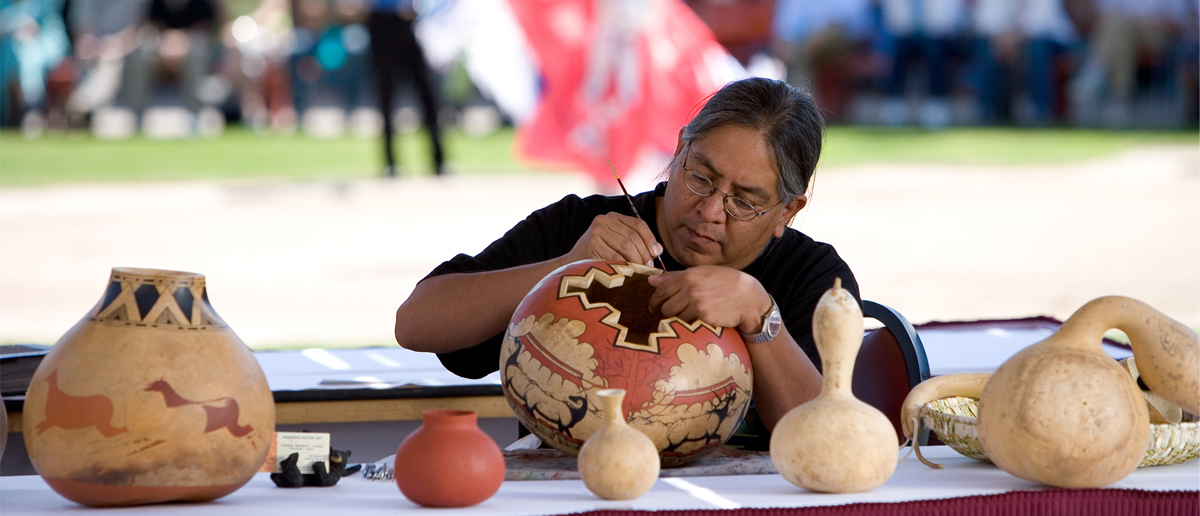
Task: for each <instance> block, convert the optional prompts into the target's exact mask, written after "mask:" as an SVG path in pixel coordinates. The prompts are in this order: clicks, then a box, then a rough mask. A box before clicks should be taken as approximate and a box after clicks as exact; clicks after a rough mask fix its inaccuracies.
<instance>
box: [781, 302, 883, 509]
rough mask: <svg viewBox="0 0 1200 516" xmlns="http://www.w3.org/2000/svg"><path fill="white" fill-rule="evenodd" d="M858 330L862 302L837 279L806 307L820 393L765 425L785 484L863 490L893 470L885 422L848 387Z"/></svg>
mask: <svg viewBox="0 0 1200 516" xmlns="http://www.w3.org/2000/svg"><path fill="white" fill-rule="evenodd" d="M862 337H863V315H862V309H861V308H859V304H858V301H857V300H856V299H854V296H852V295H851V294H850V292H848V291H846V290H845V289H843V288H842V282H841V279H840V278H839V279H836V280H834V284H833V288H831V289H829V290H827V291H826V292H825V294H824V295H822V296H821V299H820V301H818V302H817V309H816V311H815V312H814V313H813V338H814V339H815V340H816V344H817V350H818V351H819V352H820V354H821V368H822V373H823V375H824V377H823V379H822V382H823V383H822V387H821V394H820V395H818V396H817V397H816V398H815V399H813V400H811V401H809V402H808V403H805V404H803V405H800V406H798V407H796V408H794V409H792V410H791V411H789V412H788V413H787V414H785V415H784V416H783V418H782V419H780V420H779V424H777V425H775V430H774V431H773V432H772V433H771V461H772V462H774V464H775V469H777V470H779V473H780V474H781V475H783V478H785V479H787V481H788V482H791V483H792V484H795V485H797V486H799V487H802V488H805V489H808V490H810V491H821V492H830V493H848V492H858V491H868V490H870V489H874V488H875V487H878V486H879V485H880V484H883V483H884V482H886V481H887V479H888V478H891V476H892V473H893V472H894V471H895V470H896V462H897V459H898V455H899V449H898V448H897V446H896V431H895V429H894V428H893V427H892V423H891V422H890V421H889V420H888V418H887V416H885V415H883V413H882V412H880V411H879V410H878V409H876V408H875V407H872V406H870V405H868V404H866V403H863V402H862V401H860V400H859V399H858V398H855V397H854V394H853V393H852V392H851V390H850V384H851V381H850V380H851V375H852V374H853V372H854V360H855V358H857V357H858V348H859V347H860V346H861V345H862Z"/></svg>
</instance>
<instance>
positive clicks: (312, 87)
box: [288, 0, 370, 137]
mask: <svg viewBox="0 0 1200 516" xmlns="http://www.w3.org/2000/svg"><path fill="white" fill-rule="evenodd" d="M367 16H368V9H367V3H366V0H292V20H293V29H292V53H291V55H289V56H288V69H289V76H290V78H291V85H292V97H293V102H294V105H295V109H296V115H297V116H298V117H299V119H300V124H301V126H302V127H303V128H304V130H305V131H306V132H308V133H309V134H312V135H317V136H326V137H328V136H339V135H341V134H342V132H343V131H344V129H345V126H346V120H347V116H346V115H347V113H350V112H352V111H354V110H356V109H357V108H359V107H361V104H362V93H363V85H364V83H365V82H366V79H367V74H368V73H369V72H370V62H369V58H370V56H369V55H368V52H369V50H370V48H369V47H370V35H369V34H368V31H367V28H366V26H365V22H366V19H367Z"/></svg>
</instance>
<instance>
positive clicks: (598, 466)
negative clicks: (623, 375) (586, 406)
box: [579, 389, 661, 500]
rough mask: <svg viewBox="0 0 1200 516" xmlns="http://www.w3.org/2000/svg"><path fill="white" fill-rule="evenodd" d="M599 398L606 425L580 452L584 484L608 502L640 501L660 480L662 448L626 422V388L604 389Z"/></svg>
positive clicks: (580, 470)
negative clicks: (660, 451)
mask: <svg viewBox="0 0 1200 516" xmlns="http://www.w3.org/2000/svg"><path fill="white" fill-rule="evenodd" d="M596 397H597V398H599V399H600V405H601V410H602V411H603V419H604V422H603V423H602V424H601V426H600V429H599V430H597V431H596V433H594V434H592V436H591V437H589V438H588V440H587V441H586V442H584V443H583V447H581V448H580V449H579V475H580V476H581V477H583V485H584V486H586V487H587V488H588V491H591V492H592V494H594V495H596V496H599V497H600V498H603V499H605V500H629V499H633V498H637V497H639V496H641V495H642V494H644V493H645V492H646V491H649V490H650V488H651V487H653V486H654V482H655V480H658V471H659V468H660V467H661V465H660V460H659V457H658V447H657V446H655V445H654V441H651V440H650V438H649V437H647V436H646V434H643V433H641V432H639V431H638V430H637V429H635V428H633V427H631V426H629V424H628V423H627V422H626V421H625V411H624V410H623V409H622V408H621V402H622V401H624V399H625V390H624V389H604V390H601V391H597V392H596Z"/></svg>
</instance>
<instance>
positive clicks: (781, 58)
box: [0, 0, 1200, 138]
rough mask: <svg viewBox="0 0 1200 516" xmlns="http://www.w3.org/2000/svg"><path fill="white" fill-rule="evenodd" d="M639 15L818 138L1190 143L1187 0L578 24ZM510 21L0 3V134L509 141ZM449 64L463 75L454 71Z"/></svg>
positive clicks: (47, 1)
mask: <svg viewBox="0 0 1200 516" xmlns="http://www.w3.org/2000/svg"><path fill="white" fill-rule="evenodd" d="M657 1H671V2H682V4H686V6H687V7H689V8H690V10H691V12H692V13H694V14H695V15H697V17H698V18H699V19H700V20H702V21H703V22H704V24H706V25H707V26H708V28H709V29H710V30H711V32H712V36H713V37H715V39H716V41H718V42H719V43H720V44H721V45H723V46H724V48H725V49H727V50H728V52H729V55H730V56H731V57H732V61H736V65H734V66H736V67H740V68H739V71H738V72H737V74H743V75H744V74H753V75H761V76H769V77H776V78H780V79H785V80H787V81H789V82H791V83H793V84H795V85H797V86H801V87H804V88H806V89H808V90H809V91H811V92H813V94H814V95H815V96H816V97H817V100H818V104H819V105H820V106H821V107H822V108H823V109H824V110H825V111H826V114H827V117H828V119H829V121H830V122H831V123H845V124H864V125H878V126H920V127H925V128H928V129H938V128H944V127H952V126H970V125H1015V126H1022V127H1062V126H1068V127H1103V128H1194V127H1196V125H1197V118H1198V117H1197V113H1198V108H1197V92H1198V86H1197V76H1198V70H1197V68H1198V64H1200V50H1198V47H1200V44H1198V29H1200V27H1198V25H1200V22H1198V19H1197V12H1198V10H1200V9H1198V8H1200V0H836V1H832V0H829V1H826V0H687V1H683V0H594V2H595V4H594V7H593V8H594V9H595V10H596V11H597V12H604V9H605V8H604V7H603V6H602V4H605V5H608V4H611V5H617V6H618V7H619V11H620V12H626V13H629V12H637V11H638V10H640V9H645V8H647V6H649V5H650V4H651V3H653V2H657ZM510 2H511V3H518V2H532V3H535V4H546V5H549V4H550V3H552V2H547V0H510ZM609 10H610V11H611V10H613V9H609ZM614 12H616V11H614ZM379 13H385V14H386V15H387V16H388V17H399V19H400V20H402V21H403V22H404V23H406V24H407V26H408V27H412V26H413V24H414V23H415V28H416V35H417V36H418V39H419V41H420V43H421V46H422V47H424V53H425V54H426V55H427V56H428V57H427V59H425V61H426V62H427V63H428V66H429V67H430V69H431V73H429V74H428V75H427V76H425V77H422V75H423V72H420V71H419V68H423V67H424V66H425V65H424V64H422V63H420V60H418V61H416V63H417V64H414V65H412V66H404V67H401V68H400V69H399V70H398V73H399V76H398V80H389V81H386V82H384V81H379V80H377V79H379V77H380V75H381V74H380V73H377V70H379V69H380V67H381V66H384V65H383V64H382V63H384V61H381V60H380V59H382V58H383V57H385V56H379V55H376V56H372V51H371V49H372V37H373V35H374V37H375V41H377V42H379V41H383V39H381V36H380V34H391V33H392V32H393V31H395V30H398V29H396V28H394V27H393V26H391V25H388V26H386V27H385V28H379V26H378V23H374V22H372V20H374V19H375V18H373V16H376V15H378V14H379ZM506 13H507V14H506ZM512 18H513V17H512V14H511V12H508V10H507V9H506V8H505V3H504V2H502V1H501V0H426V1H421V0H417V1H416V2H414V1H412V0H407V1H405V0H0V78H2V80H0V103H2V104H0V121H2V123H3V125H4V126H6V127H20V128H22V129H23V131H24V132H25V134H26V135H27V136H37V135H39V134H42V133H43V132H44V131H46V130H67V129H79V130H88V131H91V132H92V133H93V134H95V135H97V136H98V137H107V138H119V137H128V136H132V135H134V134H138V133H139V132H142V133H145V134H147V135H151V136H159V137H186V136H191V135H197V134H199V135H212V134H219V132H220V131H221V130H222V129H223V128H224V127H226V126H227V125H228V124H241V125H244V126H247V127H250V128H252V129H254V130H258V131H279V132H291V131H297V130H302V131H305V132H308V133H310V134H314V135H317V136H338V135H341V134H344V133H345V132H348V131H351V132H362V133H364V134H378V132H379V130H380V129H381V128H382V127H383V125H384V124H383V122H384V121H385V119H384V117H383V115H382V114H381V113H380V109H379V105H380V102H378V99H380V97H381V95H382V94H381V93H380V91H387V92H388V93H387V94H386V95H390V96H394V98H395V99H396V100H397V102H395V103H394V104H393V105H392V106H391V108H390V109H387V111H389V113H388V118H387V119H386V121H389V122H395V123H396V124H398V125H399V126H400V127H402V128H404V127H416V126H418V125H421V124H424V125H425V126H426V127H432V128H433V131H434V132H436V130H437V127H438V124H440V126H441V127H446V126H456V127H459V128H461V129H463V130H464V131H466V132H468V133H472V134H482V133H487V132H489V131H493V130H495V129H497V128H498V127H501V126H503V125H505V124H514V123H520V122H521V120H522V119H523V118H524V117H526V116H528V114H529V111H530V109H531V107H530V106H531V105H532V104H535V103H536V102H537V99H538V85H539V78H538V70H537V66H536V65H534V64H532V63H534V62H536V59H534V58H532V57H530V56H529V55H526V54H527V53H528V51H527V50H524V51H523V50H522V48H523V47H522V43H521V39H522V38H521V34H522V33H521V31H520V29H519V28H517V27H516V24H515V22H514V21H513V19H512ZM414 20H415V22H414ZM568 22H569V20H557V21H553V23H568ZM389 23H392V22H389ZM387 27H392V28H387ZM395 27H399V26H398V25H397V26H395ZM560 28H561V27H560ZM372 29H374V30H372ZM381 30H382V31H384V32H379V31H381ZM389 41H393V40H389ZM390 45H398V44H397V43H395V42H394V41H393V42H392V43H390ZM376 46H377V47H378V46H379V45H378V43H377V45H376ZM471 47H473V48H474V50H473V51H472V50H471ZM405 48H407V47H405ZM651 51H652V52H653V49H651ZM675 51H678V52H688V51H689V49H686V48H683V49H675ZM413 52H419V50H412V49H406V50H404V51H403V52H400V55H398V56H396V55H393V56H391V57H390V58H391V59H401V60H403V59H404V56H405V55H411V54H413ZM470 52H474V53H475V54H476V55H477V56H483V57H482V58H477V59H476V60H475V61H476V62H475V63H474V64H472V63H471V62H470V61H469V60H468V59H465V58H464V55H466V54H468V53H470ZM393 54H395V52H393ZM614 59H621V56H620V55H617V56H616V57H614ZM409 61H412V60H411V59H410V60H409ZM410 64H411V63H410ZM418 65H420V66H418ZM414 67H416V68H414ZM489 73H490V74H491V76H492V79H490V80H481V77H486V76H487V74H489ZM423 84H430V85H432V91H433V93H434V99H433V101H432V102H433V104H431V103H430V102H431V101H430V99H429V98H428V95H426V94H424V93H423V92H422V88H423V86H422V85H423ZM431 105H432V106H433V108H432V109H431V108H430V106H431ZM429 111H436V116H432V118H433V120H430V118H431V116H423V112H425V113H428V112H429ZM671 136H673V135H671Z"/></svg>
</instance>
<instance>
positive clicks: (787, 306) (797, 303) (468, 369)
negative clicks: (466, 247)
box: [426, 183, 861, 378]
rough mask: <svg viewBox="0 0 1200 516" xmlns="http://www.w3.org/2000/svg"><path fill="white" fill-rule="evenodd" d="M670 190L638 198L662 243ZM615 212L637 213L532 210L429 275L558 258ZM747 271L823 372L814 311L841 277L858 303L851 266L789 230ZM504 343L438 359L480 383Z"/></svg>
mask: <svg viewBox="0 0 1200 516" xmlns="http://www.w3.org/2000/svg"><path fill="white" fill-rule="evenodd" d="M665 191H666V183H660V184H659V185H658V186H657V187H656V188H655V189H654V191H652V192H645V193H641V194H638V195H637V196H636V197H634V203H635V204H636V205H637V207H638V212H639V213H641V214H642V215H643V216H644V218H645V220H646V222H647V223H648V224H649V225H650V229H651V231H653V232H654V237H655V239H656V240H658V241H659V242H661V241H662V237H661V236H660V235H659V234H658V228H657V225H656V224H655V223H654V220H655V217H656V216H657V213H656V207H655V199H656V198H657V197H661V196H662V195H663V194H664V192H665ZM611 212H617V213H621V214H625V215H629V216H633V210H632V209H631V208H630V207H629V203H628V201H626V200H625V198H624V197H623V196H611V197H609V196H602V195H593V196H589V197H584V198H580V197H578V196H576V195H568V196H567V197H564V198H563V199H562V200H560V201H558V202H556V203H554V204H551V205H550V206H547V207H545V208H542V209H540V210H538V211H535V212H533V213H532V214H530V215H529V217H527V218H526V219H525V220H523V221H521V222H519V223H518V224H517V225H516V226H513V228H512V229H510V230H509V231H508V232H507V233H505V234H504V236H503V237H501V238H500V239H499V240H496V241H495V242H492V243H491V245H489V246H488V247H487V248H486V249H484V250H483V251H482V252H480V253H479V254H478V255H476V256H474V257H472V256H467V255H465V254H460V255H458V256H455V257H454V258H453V259H451V260H450V261H447V262H444V263H442V264H441V265H439V266H438V267H437V268H435V269H434V270H433V272H431V273H429V276H426V277H432V276H438V275H442V274H449V273H458V272H464V273H470V272H484V271H494V270H501V269H508V268H512V267H516V266H519V265H527V264H531V263H537V262H542V261H546V260H549V259H552V258H557V257H559V256H562V255H564V254H566V253H567V252H568V251H570V250H571V248H572V247H574V246H575V242H576V241H578V240H579V238H580V237H582V236H583V234H584V233H585V232H587V230H588V227H590V226H591V224H592V219H594V218H596V216H597V215H603V214H605V213H611ZM662 258H663V261H664V262H665V263H666V267H667V269H668V270H682V269H684V268H685V267H684V266H683V265H680V264H679V263H678V262H676V261H675V260H674V259H673V258H672V257H671V256H670V255H669V253H665V252H664V253H663V256H662ZM742 271H743V272H745V273H746V274H749V275H751V276H753V277H754V278H755V279H757V280H758V281H759V283H761V284H762V286H763V287H764V288H765V289H766V290H767V293H768V294H770V295H771V297H773V298H775V302H776V303H777V304H778V305H779V311H780V313H781V314H782V315H783V321H784V324H785V325H786V326H787V329H788V332H789V333H790V334H791V335H792V338H793V339H795V341H796V343H797V344H798V345H799V346H800V347H801V348H802V349H803V350H804V352H805V353H806V354H807V355H808V358H809V359H810V360H812V362H813V364H814V365H816V366H817V369H818V370H820V369H821V359H820V356H819V355H818V354H817V349H816V345H815V344H814V342H813V337H812V314H813V310H815V309H816V307H817V301H818V300H819V299H820V298H821V295H822V294H824V293H825V291H826V290H828V289H829V288H830V287H832V286H833V279H834V278H835V277H840V278H842V288H844V289H846V290H848V291H850V293H851V294H853V295H854V297H855V299H861V298H860V297H859V293H858V283H857V282H856V281H855V280H854V273H852V272H851V271H850V267H849V266H848V265H846V262H845V261H843V260H842V258H841V257H840V256H838V254H837V252H836V251H834V249H833V246H831V245H829V244H824V243H821V242H817V241H815V240H813V239H812V238H810V237H809V236H807V235H805V234H803V233H801V232H799V231H796V230H795V229H792V228H790V227H789V228H787V230H785V231H784V234H783V236H782V237H779V238H772V239H771V241H770V242H769V243H768V244H767V246H766V248H765V249H764V250H763V252H762V253H761V254H760V255H759V256H758V258H756V259H755V260H754V262H752V263H751V264H750V265H748V266H747V267H746V268H745V269H743V270H742ZM503 339H504V332H503V331H501V332H500V333H497V334H496V335H494V336H492V337H491V338H490V339H488V340H486V341H484V342H481V343H479V344H476V345H475V346H471V347H468V348H464V349H461V350H458V351H452V352H449V353H440V354H438V358H439V359H441V361H442V365H444V366H446V369H448V370H450V372H452V373H454V374H456V375H459V376H462V377H464V378H482V377H484V376H487V375H488V374H491V373H493V372H495V371H497V370H499V368H500V345H501V342H502V341H503Z"/></svg>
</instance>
